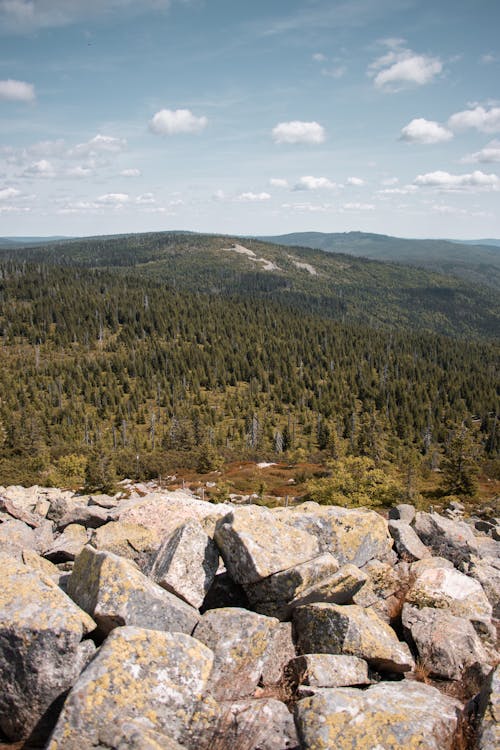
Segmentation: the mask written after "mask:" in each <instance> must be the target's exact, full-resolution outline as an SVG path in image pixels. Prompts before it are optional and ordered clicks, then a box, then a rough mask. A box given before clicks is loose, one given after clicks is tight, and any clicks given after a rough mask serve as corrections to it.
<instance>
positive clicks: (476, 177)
mask: <svg viewBox="0 0 500 750" xmlns="http://www.w3.org/2000/svg"><path fill="white" fill-rule="evenodd" d="M414 182H415V185H418V186H420V187H434V188H439V189H441V190H450V191H454V190H470V191H475V190H478V191H487V190H498V189H499V188H500V177H498V176H497V175H496V174H485V173H484V172H481V171H480V170H476V171H475V172H472V173H471V174H450V173H449V172H442V171H439V170H438V171H437V172H428V173H427V174H421V175H418V177H416V178H415V180H414Z"/></svg>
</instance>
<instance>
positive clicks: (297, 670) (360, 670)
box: [287, 654, 372, 688]
mask: <svg viewBox="0 0 500 750" xmlns="http://www.w3.org/2000/svg"><path fill="white" fill-rule="evenodd" d="M287 671H289V673H290V676H291V678H292V680H293V682H294V683H295V684H297V685H308V686H309V687H317V688H338V687H351V686H353V685H370V684H371V682H372V680H371V679H370V677H369V675H368V664H367V663H366V661H365V660H364V659H360V658H359V657H357V656H346V655H345V654H339V655H335V654H304V655H303V656H297V657H295V659H292V660H291V661H290V662H289V663H288V666H287Z"/></svg>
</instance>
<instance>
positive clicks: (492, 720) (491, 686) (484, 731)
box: [477, 665, 500, 750]
mask: <svg viewBox="0 0 500 750" xmlns="http://www.w3.org/2000/svg"><path fill="white" fill-rule="evenodd" d="M499 747H500V665H499V666H497V667H496V668H495V669H493V670H492V671H491V672H490V674H489V676H488V679H487V680H486V681H485V683H484V685H483V687H482V688H481V693H480V695H479V711H478V720H477V750H498V748H499Z"/></svg>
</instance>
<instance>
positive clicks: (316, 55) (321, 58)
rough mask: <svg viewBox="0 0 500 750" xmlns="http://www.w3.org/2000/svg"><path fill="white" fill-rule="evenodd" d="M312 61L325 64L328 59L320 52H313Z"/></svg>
mask: <svg viewBox="0 0 500 750" xmlns="http://www.w3.org/2000/svg"><path fill="white" fill-rule="evenodd" d="M312 59H313V60H314V62H326V61H327V59H328V58H327V56H326V55H324V54H323V53H322V52H315V53H314V55H313V56H312Z"/></svg>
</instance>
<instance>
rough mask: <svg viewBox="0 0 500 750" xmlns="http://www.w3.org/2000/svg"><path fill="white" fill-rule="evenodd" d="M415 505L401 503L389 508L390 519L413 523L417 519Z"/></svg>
mask: <svg viewBox="0 0 500 750" xmlns="http://www.w3.org/2000/svg"><path fill="white" fill-rule="evenodd" d="M415 514H416V510H415V506H414V505H410V504H409V503H399V504H398V505H394V506H393V507H392V508H389V513H388V516H389V520H391V521H404V522H405V523H408V524H410V523H412V521H413V520H414V519H415Z"/></svg>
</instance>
